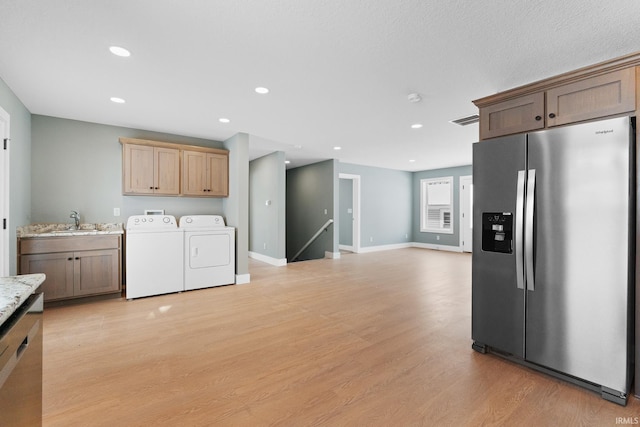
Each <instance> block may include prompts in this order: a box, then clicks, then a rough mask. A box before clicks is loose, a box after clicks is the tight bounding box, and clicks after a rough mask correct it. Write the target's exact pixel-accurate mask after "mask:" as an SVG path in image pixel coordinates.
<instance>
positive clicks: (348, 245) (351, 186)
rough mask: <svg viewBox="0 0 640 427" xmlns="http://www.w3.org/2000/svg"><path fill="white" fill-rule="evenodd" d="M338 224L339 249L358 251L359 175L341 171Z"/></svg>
mask: <svg viewBox="0 0 640 427" xmlns="http://www.w3.org/2000/svg"><path fill="white" fill-rule="evenodd" d="M338 177H339V178H340V179H339V203H338V209H339V212H338V225H339V227H340V230H339V247H340V250H345V251H349V252H355V253H358V252H359V251H360V175H351V174H346V173H341V174H339V176H338Z"/></svg>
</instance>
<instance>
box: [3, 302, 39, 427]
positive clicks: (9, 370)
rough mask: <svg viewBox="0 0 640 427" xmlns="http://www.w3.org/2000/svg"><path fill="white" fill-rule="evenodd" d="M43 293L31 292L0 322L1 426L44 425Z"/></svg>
mask: <svg viewBox="0 0 640 427" xmlns="http://www.w3.org/2000/svg"><path fill="white" fill-rule="evenodd" d="M42 308H43V295H42V294H41V293H38V294H33V295H31V296H30V297H29V298H28V299H27V300H26V301H25V302H24V303H23V304H22V306H20V308H18V310H16V312H15V313H14V314H13V315H11V317H10V318H9V319H7V320H6V321H5V322H4V323H3V324H2V326H0V426H2V427H13V426H41V425H42Z"/></svg>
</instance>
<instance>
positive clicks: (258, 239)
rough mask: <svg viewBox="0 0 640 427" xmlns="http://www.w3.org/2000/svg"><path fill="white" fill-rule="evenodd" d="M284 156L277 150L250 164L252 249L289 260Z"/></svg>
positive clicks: (279, 258)
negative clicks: (287, 251) (287, 252)
mask: <svg viewBox="0 0 640 427" xmlns="http://www.w3.org/2000/svg"><path fill="white" fill-rule="evenodd" d="M284 161H285V153H284V152H283V151H276V152H274V153H272V154H269V155H267V156H263V157H260V158H259V159H255V160H252V161H251V162H250V163H249V250H250V251H251V252H255V253H258V254H262V255H266V256H268V257H271V258H274V259H276V260H281V259H284V258H286V256H287V254H286V230H285V225H286V212H285V210H286V183H285V175H286V172H285V163H284Z"/></svg>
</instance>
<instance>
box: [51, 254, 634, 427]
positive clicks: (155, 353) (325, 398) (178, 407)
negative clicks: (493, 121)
mask: <svg viewBox="0 0 640 427" xmlns="http://www.w3.org/2000/svg"><path fill="white" fill-rule="evenodd" d="M250 273H251V283H249V284H246V285H238V286H225V287H219V288H212V289H206V290H199V291H191V292H184V293H181V294H173V295H165V296H157V297H151V298H143V299H139V300H134V301H123V300H110V301H103V302H97V303H89V304H82V305H76V306H67V307H58V308H51V309H47V310H45V324H44V386H43V387H44V426H65V427H68V426H156V425H172V426H201V425H202V426H205V425H207V426H208V425H215V426H263V425H283V426H310V425H318V426H350V425H354V426H418V425H429V426H431V425H437V426H440V425H456V426H460V425H462V426H477V425H510V426H515V425H518V426H522V425H530V426H572V425H581V426H590V425H592V426H607V425H612V426H613V425H620V424H621V423H623V422H626V423H629V422H630V421H633V420H638V418H636V417H640V400H638V399H636V398H634V397H631V398H630V399H629V403H628V405H627V406H626V407H622V406H619V405H616V404H614V403H611V402H607V401H604V400H602V399H601V398H600V397H599V395H597V394H595V393H593V392H591V391H588V390H585V389H582V388H579V387H577V386H574V385H571V384H568V383H564V382H562V381H560V380H557V379H554V378H551V377H548V376H545V375H543V374H540V373H537V372H534V371H531V370H529V369H527V368H525V367H522V366H519V365H516V364H513V363H511V362H508V361H506V360H503V359H501V358H498V357H496V356H492V355H481V354H479V353H476V352H474V351H473V350H471V338H470V336H471V325H470V312H471V304H470V296H471V256H470V255H468V254H456V253H447V252H438V251H431V250H426V249H400V250H393V251H385V252H377V253H369V254H347V255H343V256H342V258H341V259H336V260H328V259H327V260H317V261H306V262H300V263H294V264H289V265H287V266H286V267H271V266H269V265H266V264H263V263H260V262H255V261H251V263H250ZM620 417H622V418H624V419H622V420H621V419H620ZM636 422H637V421H636Z"/></svg>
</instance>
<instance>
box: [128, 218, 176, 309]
mask: <svg viewBox="0 0 640 427" xmlns="http://www.w3.org/2000/svg"><path fill="white" fill-rule="evenodd" d="M126 233H127V234H126V239H127V240H126V250H127V255H126V272H127V273H126V278H127V282H126V286H127V288H126V289H127V291H126V297H127V299H132V298H140V297H147V296H151V295H160V294H168V293H171V292H181V291H183V290H184V253H183V251H184V233H183V231H182V229H180V228H178V224H177V222H176V218H175V217H174V216H173V215H134V216H131V217H129V219H128V220H127V228H126Z"/></svg>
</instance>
